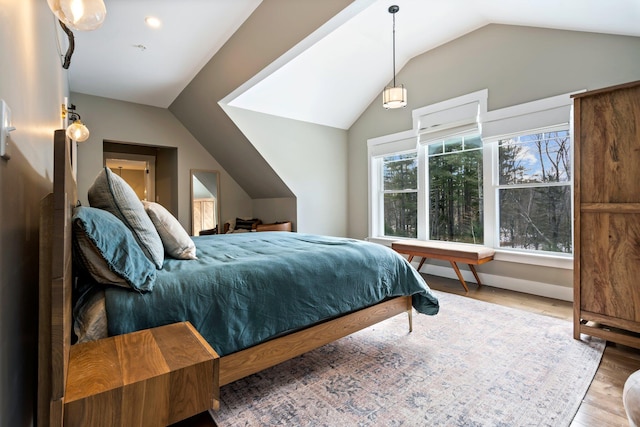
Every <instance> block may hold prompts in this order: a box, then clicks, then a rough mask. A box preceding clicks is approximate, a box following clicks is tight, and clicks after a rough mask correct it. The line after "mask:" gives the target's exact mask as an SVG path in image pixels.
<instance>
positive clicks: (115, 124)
mask: <svg viewBox="0 0 640 427" xmlns="http://www.w3.org/2000/svg"><path fill="white" fill-rule="evenodd" d="M71 100H72V101H73V103H74V104H75V105H76V108H77V111H78V112H79V113H80V115H81V116H82V121H83V123H85V124H86V125H87V127H88V128H89V130H90V132H91V136H90V137H89V139H88V140H87V141H85V142H83V143H80V144H78V196H79V197H80V201H81V202H82V204H84V205H88V200H87V191H88V189H89V187H90V186H91V184H92V183H93V180H94V179H95V177H96V175H97V174H98V173H99V172H100V170H101V169H102V166H103V164H102V142H103V141H104V140H107V141H118V142H125V143H129V144H143V145H151V146H158V147H176V148H177V157H178V159H177V160H178V174H177V176H175V177H173V180H175V181H176V185H177V188H178V215H177V217H178V220H179V221H180V223H181V224H182V226H183V227H184V228H185V230H191V204H190V200H189V198H190V194H191V187H190V170H191V169H211V170H218V171H220V187H221V188H220V207H221V210H222V213H221V216H222V219H223V220H224V219H225V218H235V217H236V216H252V215H253V206H252V202H251V199H250V198H249V196H248V195H247V193H246V192H245V191H244V190H243V189H242V188H240V186H239V185H238V184H237V183H236V182H235V181H234V180H233V179H232V178H231V177H230V176H229V174H228V173H227V172H226V171H225V170H224V169H223V168H222V166H220V164H219V163H218V162H217V161H216V160H215V159H214V158H213V157H212V156H211V154H209V153H208V152H207V151H206V150H205V149H204V148H203V147H202V145H201V144H200V143H199V142H198V141H197V140H196V139H195V138H194V137H193V136H192V135H191V134H190V133H189V131H187V129H186V128H185V127H184V126H182V124H181V123H180V122H179V121H178V119H176V118H175V116H174V115H173V114H172V113H171V112H170V111H169V110H167V109H165V108H157V107H150V106H147V105H141V104H134V103H131V102H125V101H117V100H113V99H108V98H101V97H97V96H92V95H86V94H81V93H75V92H74V93H72V94H71ZM160 203H162V199H160Z"/></svg>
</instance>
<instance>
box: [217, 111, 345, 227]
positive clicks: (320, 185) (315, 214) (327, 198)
mask: <svg viewBox="0 0 640 427" xmlns="http://www.w3.org/2000/svg"><path fill="white" fill-rule="evenodd" d="M224 109H225V112H226V113H227V114H228V115H229V117H231V119H232V120H233V121H234V123H235V124H236V125H237V126H238V128H240V129H242V132H243V133H244V135H246V136H247V138H248V139H249V140H250V141H251V143H252V144H253V145H254V147H255V148H256V149H257V150H258V152H259V153H260V155H261V156H262V157H264V159H265V160H266V161H267V162H269V165H270V166H271V167H272V168H273V170H274V171H276V173H277V174H278V176H280V178H281V179H282V180H283V181H284V182H285V184H286V185H287V186H288V187H289V188H290V189H291V191H293V193H294V194H295V195H296V199H297V224H296V228H297V230H298V231H299V232H303V233H315V234H326V235H333V236H346V232H347V228H346V223H347V132H346V131H344V130H341V129H336V128H332V127H328V126H321V125H316V124H312V123H306V122H301V121H298V120H291V119H285V118H282V117H276V116H271V115H268V114H263V113H257V112H254V111H248V110H242V109H239V108H234V107H229V106H226V107H224ZM262 200H263V201H262V204H261V205H260V206H261V209H264V208H265V206H264V203H265V202H266V200H267V199H262ZM276 202H277V200H276ZM255 213H256V216H258V217H259V218H262V217H261V216H260V215H257V214H258V213H259V212H258V210H257V209H256V211H255ZM279 220H291V221H294V222H295V219H294V218H292V217H291V216H289V217H284V218H280V219H279Z"/></svg>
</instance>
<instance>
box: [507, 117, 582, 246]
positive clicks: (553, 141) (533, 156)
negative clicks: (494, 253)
mask: <svg viewBox="0 0 640 427" xmlns="http://www.w3.org/2000/svg"><path fill="white" fill-rule="evenodd" d="M570 153H571V140H570V136H569V130H568V129H566V128H565V129H559V130H557V129H556V130H549V131H539V132H536V133H527V134H524V135H516V136H512V137H510V138H505V139H499V140H498V159H497V164H498V186H497V188H498V200H499V216H500V219H499V244H500V247H507V248H513V249H524V250H536V251H549V252H564V253H571V247H572V245H571V241H572V232H571V218H572V216H571V169H570V165H571V158H570Z"/></svg>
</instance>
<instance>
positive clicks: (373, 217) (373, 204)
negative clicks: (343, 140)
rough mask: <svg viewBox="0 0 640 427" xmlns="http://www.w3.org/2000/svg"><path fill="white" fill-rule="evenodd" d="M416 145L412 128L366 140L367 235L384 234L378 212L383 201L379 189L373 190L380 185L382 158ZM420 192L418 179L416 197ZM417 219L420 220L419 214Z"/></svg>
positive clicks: (414, 147) (410, 149)
mask: <svg viewBox="0 0 640 427" xmlns="http://www.w3.org/2000/svg"><path fill="white" fill-rule="evenodd" d="M416 147H417V138H416V133H415V132H414V131H413V130H407V131H403V132H398V133H393V134H389V135H384V136H380V137H376V138H371V139H369V140H367V156H368V158H369V162H368V174H369V180H368V181H369V187H368V188H369V197H368V212H369V236H384V229H382V230H380V224H381V219H380V214H381V211H382V209H381V207H380V206H381V205H380V204H381V203H383V201H382V200H381V199H380V191H375V192H374V191H373V189H374V188H377V189H379V188H380V187H381V186H382V177H381V176H380V169H381V164H382V158H383V157H384V156H385V155H388V154H400V153H403V152H410V151H415V150H416ZM419 168H420V166H419V165H418V179H419V174H420V172H419V170H420V169H419ZM420 193H421V191H420V181H418V198H419V197H420ZM418 203H419V201H418ZM418 221H420V216H419V214H418ZM418 228H420V227H418ZM418 237H419V236H418Z"/></svg>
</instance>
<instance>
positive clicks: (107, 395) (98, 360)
mask: <svg viewBox="0 0 640 427" xmlns="http://www.w3.org/2000/svg"><path fill="white" fill-rule="evenodd" d="M218 375H219V356H218V355H217V354H216V352H215V351H214V350H213V349H212V348H211V346H210V345H209V344H208V343H207V342H206V341H205V340H204V339H203V338H202V337H201V336H200V334H199V333H198V331H196V330H195V328H194V327H193V326H192V325H191V323H189V322H181V323H174V324H171V325H166V326H161V327H158V328H153V329H147V330H143V331H138V332H133V333H130V334H125V335H118V336H115V337H110V338H105V339H101V340H97V341H92V342H87V343H82V344H76V345H73V346H71V350H70V354H69V368H68V375H67V388H66V393H65V402H64V425H65V426H132V427H133V426H141V427H142V426H145V427H146V426H166V425H168V424H172V423H175V422H177V421H180V420H183V419H185V418H188V417H191V416H193V415H196V414H198V413H200V412H203V411H206V410H208V409H210V408H212V407H214V406H215V402H214V399H215V400H217V399H219V390H216V389H215V387H214V384H218Z"/></svg>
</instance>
